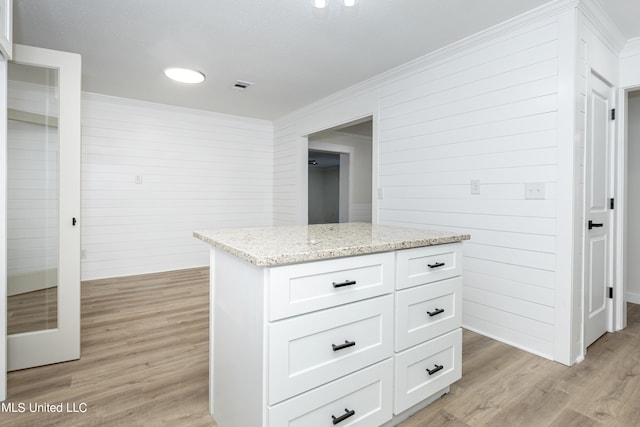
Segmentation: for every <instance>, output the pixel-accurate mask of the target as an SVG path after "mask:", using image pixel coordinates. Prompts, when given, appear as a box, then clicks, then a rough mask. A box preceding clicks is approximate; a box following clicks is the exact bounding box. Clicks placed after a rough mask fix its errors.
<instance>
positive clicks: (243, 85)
mask: <svg viewBox="0 0 640 427" xmlns="http://www.w3.org/2000/svg"><path fill="white" fill-rule="evenodd" d="M251 85H253V83H251V82H247V81H244V80H238V81H237V82H236V83H235V84H234V85H233V88H234V89H237V90H245V89H246V88H248V87H249V86H251Z"/></svg>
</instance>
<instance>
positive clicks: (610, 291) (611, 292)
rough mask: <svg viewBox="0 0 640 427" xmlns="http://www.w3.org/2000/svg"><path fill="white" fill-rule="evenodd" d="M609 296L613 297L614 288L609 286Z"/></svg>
mask: <svg viewBox="0 0 640 427" xmlns="http://www.w3.org/2000/svg"><path fill="white" fill-rule="evenodd" d="M609 298H610V299H613V288H611V287H609Z"/></svg>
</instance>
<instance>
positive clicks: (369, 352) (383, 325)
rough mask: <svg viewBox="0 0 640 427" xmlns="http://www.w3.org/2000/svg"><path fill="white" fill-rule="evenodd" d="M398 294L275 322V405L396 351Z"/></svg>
mask: <svg viewBox="0 0 640 427" xmlns="http://www.w3.org/2000/svg"><path fill="white" fill-rule="evenodd" d="M392 325H393V296H392V295H386V296H382V297H378V298H374V299H371V300H366V301H360V302H357V303H352V304H348V305H345V306H340V307H335V308H331V309H327V310H323V311H319V312H315V313H310V314H307V315H304V316H298V317H295V318H292V319H286V320H281V321H278V322H275V323H271V324H269V360H268V361H267V362H268V369H269V378H268V384H269V387H268V388H269V398H268V401H269V404H270V405H273V404H276V403H278V402H280V401H282V400H284V399H287V398H289V397H291V396H295V395H296V394H299V393H302V392H305V391H307V390H309V389H311V388H313V387H317V386H319V385H321V384H325V383H328V382H330V381H333V380H334V379H336V378H339V377H341V376H344V375H347V374H350V373H352V372H355V371H356V370H358V369H361V368H364V367H365V366H368V365H371V364H373V363H375V362H378V361H380V360H382V359H385V358H387V357H390V356H391V355H392V354H393V344H392V341H393V338H392V334H393V327H392Z"/></svg>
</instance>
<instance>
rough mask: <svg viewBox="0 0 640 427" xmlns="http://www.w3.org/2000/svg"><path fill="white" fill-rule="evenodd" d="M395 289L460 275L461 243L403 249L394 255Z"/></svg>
mask: <svg viewBox="0 0 640 427" xmlns="http://www.w3.org/2000/svg"><path fill="white" fill-rule="evenodd" d="M396 264H397V269H396V272H397V274H396V289H405V288H410V287H412V286H418V285H424V284H425V283H431V282H435V281H437V280H443V279H448V278H449V277H454V276H459V275H461V274H462V243H448V244H446V245H435V246H427V247H424V248H415V249H405V250H402V251H398V252H397V255H396Z"/></svg>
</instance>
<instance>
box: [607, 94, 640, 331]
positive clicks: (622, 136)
mask: <svg viewBox="0 0 640 427" xmlns="http://www.w3.org/2000/svg"><path fill="white" fill-rule="evenodd" d="M637 90H640V85H632V86H625V87H621V88H619V89H618V91H617V96H618V100H619V101H620V102H618V106H617V111H618V113H617V117H616V142H615V145H616V155H615V162H616V164H615V167H616V174H615V179H616V209H615V210H614V215H615V221H616V224H617V227H616V234H615V250H616V253H617V257H616V260H615V268H616V272H615V273H616V275H615V278H616V285H617V286H615V288H614V291H613V292H614V318H613V330H614V331H619V330H621V329H624V328H626V327H627V304H626V302H627V295H626V291H627V280H628V274H627V253H626V245H627V241H626V228H627V221H628V213H627V210H628V206H627V197H628V185H627V175H628V170H629V163H628V159H627V153H628V146H629V130H628V111H629V103H628V97H629V92H633V91H637Z"/></svg>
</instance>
